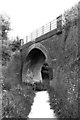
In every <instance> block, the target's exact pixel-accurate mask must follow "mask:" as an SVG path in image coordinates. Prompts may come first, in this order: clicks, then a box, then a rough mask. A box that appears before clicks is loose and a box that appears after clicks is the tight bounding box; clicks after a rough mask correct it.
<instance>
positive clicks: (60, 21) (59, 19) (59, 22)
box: [57, 15, 62, 30]
mask: <svg viewBox="0 0 80 120" xmlns="http://www.w3.org/2000/svg"><path fill="white" fill-rule="evenodd" d="M57 28H58V29H59V30H60V29H61V28H62V15H60V16H58V17H57Z"/></svg>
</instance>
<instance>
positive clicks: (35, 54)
mask: <svg viewBox="0 0 80 120" xmlns="http://www.w3.org/2000/svg"><path fill="white" fill-rule="evenodd" d="M45 60H46V56H45V54H44V53H43V52H42V51H41V50H39V49H37V48H35V49H33V50H31V51H30V53H29V54H28V56H27V58H26V62H27V63H28V64H27V67H26V77H27V78H28V79H29V81H34V82H42V81H43V80H48V79H49V72H48V68H49V66H48V64H47V63H45Z"/></svg>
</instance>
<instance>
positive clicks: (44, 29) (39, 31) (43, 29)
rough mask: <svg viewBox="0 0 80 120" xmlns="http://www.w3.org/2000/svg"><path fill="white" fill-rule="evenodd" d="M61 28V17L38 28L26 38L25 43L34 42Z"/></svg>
mask: <svg viewBox="0 0 80 120" xmlns="http://www.w3.org/2000/svg"><path fill="white" fill-rule="evenodd" d="M61 27H62V15H60V16H59V17H57V18H56V19H54V20H53V21H51V22H49V23H47V24H46V25H44V26H42V27H40V28H39V29H37V30H35V31H34V32H32V33H31V34H30V35H28V36H26V42H29V41H32V40H35V39H36V38H38V37H40V36H42V35H44V34H46V33H48V32H50V31H52V30H54V29H56V28H61Z"/></svg>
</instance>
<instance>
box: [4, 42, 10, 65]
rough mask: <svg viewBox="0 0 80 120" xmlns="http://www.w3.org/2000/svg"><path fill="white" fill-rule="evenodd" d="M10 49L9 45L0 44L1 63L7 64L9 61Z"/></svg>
mask: <svg viewBox="0 0 80 120" xmlns="http://www.w3.org/2000/svg"><path fill="white" fill-rule="evenodd" d="M10 57H11V51H10V48H9V46H6V45H4V44H3V45H2V65H7V62H8V61H10Z"/></svg>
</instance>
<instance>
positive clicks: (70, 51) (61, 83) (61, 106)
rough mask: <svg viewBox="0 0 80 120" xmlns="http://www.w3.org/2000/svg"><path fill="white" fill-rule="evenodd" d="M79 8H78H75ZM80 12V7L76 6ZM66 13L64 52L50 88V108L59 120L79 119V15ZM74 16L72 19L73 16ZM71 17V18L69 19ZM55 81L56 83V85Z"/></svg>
mask: <svg viewBox="0 0 80 120" xmlns="http://www.w3.org/2000/svg"><path fill="white" fill-rule="evenodd" d="M75 7H77V8H75ZM74 9H75V10H77V11H75V13H76V14H77V12H78V6H74ZM75 13H74V11H73V8H72V9H71V10H70V11H68V12H66V15H65V20H66V19H67V21H66V24H65V26H64V31H65V37H64V45H63V52H62V54H61V55H60V56H59V59H58V60H57V65H56V70H55V69H54V72H55V73H54V78H53V81H51V82H50V86H49V88H48V92H49V96H50V106H51V108H52V109H53V110H54V112H55V114H56V115H57V116H58V119H60V120H61V119H64V120H65V119H67V118H68V119H79V118H80V117H79V96H78V95H79V91H78V90H79V80H80V76H79V74H80V69H79V68H80V55H79V53H78V47H79V46H78V14H77V16H76V17H75ZM71 14H72V17H73V18H72V19H70V18H71V16H70V15H71ZM68 16H69V17H68ZM54 81H56V83H55V85H54Z"/></svg>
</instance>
